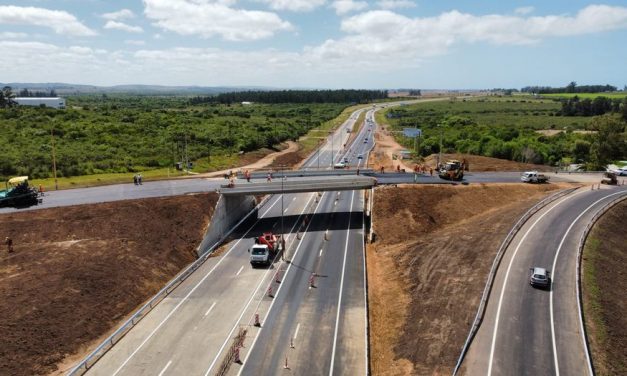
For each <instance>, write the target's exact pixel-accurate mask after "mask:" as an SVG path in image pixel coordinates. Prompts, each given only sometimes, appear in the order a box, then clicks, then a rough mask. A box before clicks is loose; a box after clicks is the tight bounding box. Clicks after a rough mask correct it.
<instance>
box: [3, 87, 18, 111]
mask: <svg viewBox="0 0 627 376" xmlns="http://www.w3.org/2000/svg"><path fill="white" fill-rule="evenodd" d="M16 104H17V103H16V102H15V93H13V89H11V86H5V87H3V88H2V91H0V108H7V107H13V106H14V105H16Z"/></svg>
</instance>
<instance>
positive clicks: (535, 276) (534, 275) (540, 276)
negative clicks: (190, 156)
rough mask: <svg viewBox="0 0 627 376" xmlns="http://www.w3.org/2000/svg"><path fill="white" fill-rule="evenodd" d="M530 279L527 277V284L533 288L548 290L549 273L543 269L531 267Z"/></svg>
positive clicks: (549, 282)
mask: <svg viewBox="0 0 627 376" xmlns="http://www.w3.org/2000/svg"><path fill="white" fill-rule="evenodd" d="M529 270H531V277H529V284H530V285H531V286H533V287H540V288H548V287H549V285H550V284H551V277H550V275H549V272H548V271H547V270H546V269H545V268H540V267H537V266H536V267H533V268H530V269H529Z"/></svg>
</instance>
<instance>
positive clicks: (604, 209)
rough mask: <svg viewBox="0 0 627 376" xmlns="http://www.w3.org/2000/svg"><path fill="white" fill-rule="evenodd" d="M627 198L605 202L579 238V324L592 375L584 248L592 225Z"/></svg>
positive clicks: (622, 197)
mask: <svg viewBox="0 0 627 376" xmlns="http://www.w3.org/2000/svg"><path fill="white" fill-rule="evenodd" d="M625 199H627V194H625V195H622V196H619V197H617V198H615V199H614V200H612V201H610V202H608V203H607V204H605V205H604V206H603V207H602V208H601V209H599V210H598V211H597V212H596V213H595V214H594V216H593V217H592V219H590V222H589V223H588V224H587V225H586V228H585V229H584V230H583V233H582V234H581V238H580V239H579V246H578V247H577V284H576V285H577V306H578V308H579V325H580V330H581V335H582V336H583V342H584V346H585V348H586V360H587V362H588V374H589V375H590V376H594V375H595V372H594V364H593V363H592V356H591V354H590V342H589V340H588V332H587V331H586V326H585V325H584V322H583V319H584V314H583V303H582V300H583V299H582V292H581V258H582V256H583V249H584V247H585V243H586V239H587V238H588V235H589V234H590V231H591V230H592V227H593V226H594V225H595V224H596V222H597V221H598V220H599V218H601V217H602V216H603V214H605V213H606V212H607V211H608V210H610V209H611V208H612V207H613V206H614V205H616V204H618V203H619V202H621V201H623V200H625Z"/></svg>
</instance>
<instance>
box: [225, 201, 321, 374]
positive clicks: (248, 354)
mask: <svg viewBox="0 0 627 376" xmlns="http://www.w3.org/2000/svg"><path fill="white" fill-rule="evenodd" d="M325 194H326V192H325V193H323V194H322V196H321V197H320V200H318V202H317V203H316V208H315V209H314V212H313V215H314V216H315V215H316V213H317V212H318V209H319V208H320V203H322V198H323V197H324V195H325ZM312 222H313V221H309V224H308V225H307V227H306V228H305V232H304V233H303V236H302V237H301V239H300V243H298V246H296V250H295V251H294V256H293V257H292V260H295V259H296V256H297V255H298V251H299V250H300V246H301V245H302V244H303V243H304V242H303V240H304V239H305V236H307V235H308V234H309V233H308V232H307V231H308V230H309V226H311V223H312ZM292 265H294V263H293V262H290V263H289V265H288V266H287V269H286V270H285V277H283V280H284V281H285V279H286V278H287V276H288V274H289V272H290V269H291V268H292ZM283 286H285V283H281V284H280V285H279V288H278V290H277V291H276V294H275V295H274V299H272V302H271V303H270V307H268V310H267V311H266V314H265V316H264V317H263V322H266V321H267V320H268V316H269V315H270V312H272V307H273V306H274V303H275V302H276V301H277V297H278V296H279V293H280V292H281V289H282V288H283ZM260 304H261V302H260ZM261 330H263V327H262V328H261ZM261 330H260V331H258V332H257V335H256V336H255V338H254V339H253V343H251V345H250V347H249V348H248V352H247V353H246V357H245V358H244V361H243V364H244V365H246V361H247V360H248V357H249V356H250V354H251V353H252V352H253V348H254V347H255V343H257V339H259V333H261ZM244 368H245V367H240V369H239V372H238V373H237V375H238V376H240V375H241V374H242V371H243V370H244Z"/></svg>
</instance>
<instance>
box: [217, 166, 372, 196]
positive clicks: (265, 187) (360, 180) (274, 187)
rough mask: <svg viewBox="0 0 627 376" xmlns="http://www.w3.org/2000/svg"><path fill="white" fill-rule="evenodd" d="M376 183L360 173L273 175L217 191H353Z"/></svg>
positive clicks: (236, 193) (225, 193) (227, 193)
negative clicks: (263, 179)
mask: <svg viewBox="0 0 627 376" xmlns="http://www.w3.org/2000/svg"><path fill="white" fill-rule="evenodd" d="M353 173H354V172H353ZM376 184H377V179H375V178H373V177H369V176H362V175H349V176H342V175H340V176H324V177H319V176H317V177H298V178H289V177H280V178H276V177H275V178H274V179H272V181H269V182H268V181H251V182H247V181H246V180H237V181H235V182H234V184H233V185H230V184H223V185H221V186H220V188H219V189H218V190H217V192H218V193H220V194H221V195H222V196H225V197H233V196H254V195H266V194H282V193H284V194H287V193H304V192H324V191H353V190H356V189H370V188H372V187H374V186H375V185H376Z"/></svg>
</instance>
